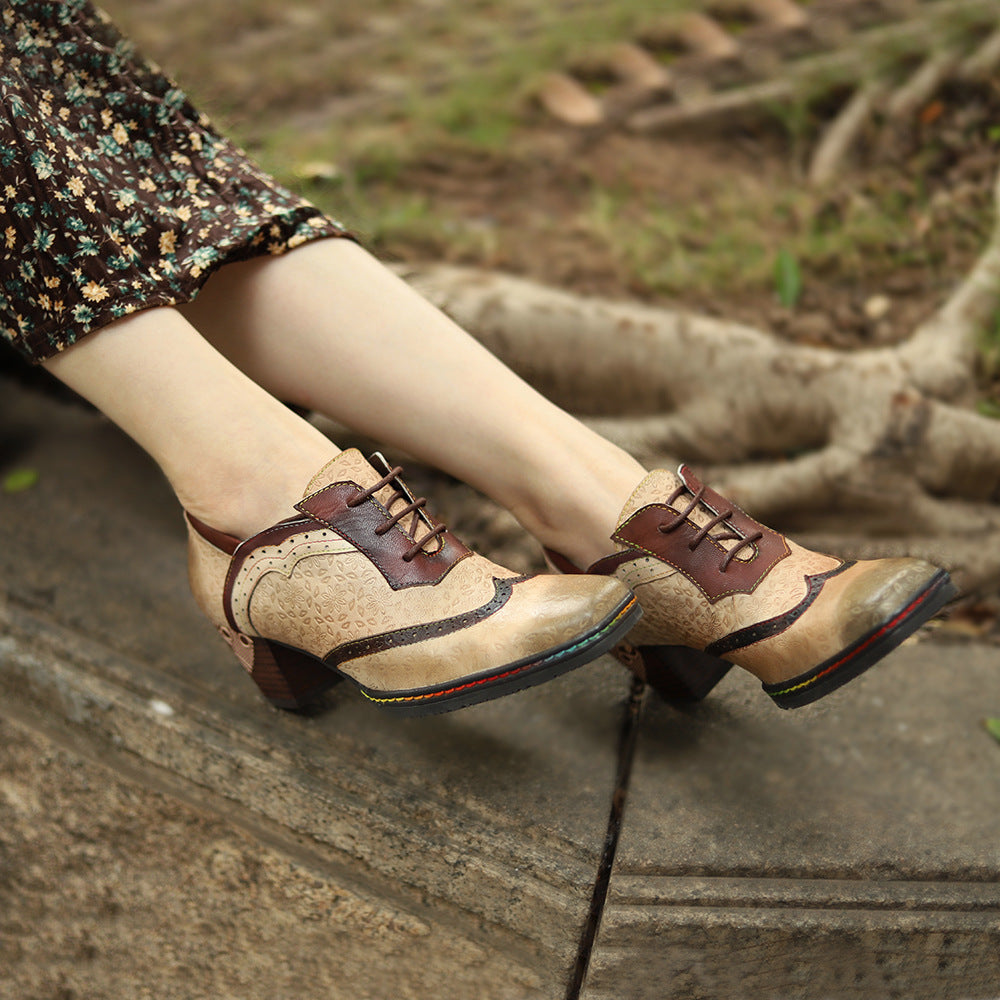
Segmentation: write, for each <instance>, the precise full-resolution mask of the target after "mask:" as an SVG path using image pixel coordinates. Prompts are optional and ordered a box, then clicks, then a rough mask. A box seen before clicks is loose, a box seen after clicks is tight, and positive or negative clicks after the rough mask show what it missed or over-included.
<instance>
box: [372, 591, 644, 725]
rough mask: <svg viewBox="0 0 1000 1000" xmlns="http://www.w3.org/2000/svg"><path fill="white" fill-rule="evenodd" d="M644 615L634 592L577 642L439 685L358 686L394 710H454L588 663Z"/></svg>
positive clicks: (417, 712) (406, 712) (427, 712)
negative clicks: (403, 687)
mask: <svg viewBox="0 0 1000 1000" xmlns="http://www.w3.org/2000/svg"><path fill="white" fill-rule="evenodd" d="M641 617H642V608H641V607H639V603H638V601H637V600H636V599H635V598H634V597H629V598H628V599H627V600H625V601H624V602H623V603H622V604H621V605H620V606H619V607H618V608H617V609H616V610H615V611H614V612H612V613H611V614H610V615H609V616H608V617H607V618H605V619H604V621H603V622H601V623H600V624H599V625H597V626H595V627H594V628H593V629H591V631H590V632H587V633H584V634H583V635H581V636H578V637H577V638H576V639H574V640H573V641H572V642H569V643H566V644H564V645H562V646H556V647H553V648H552V649H549V650H547V651H546V652H544V653H542V654H541V655H540V656H536V657H532V658H530V659H525V660H518V661H516V662H513V663H509V664H506V665H505V666H504V667H502V668H500V669H499V670H494V671H490V672H489V673H485V674H478V675H477V674H472V675H470V676H468V677H462V678H458V679H456V680H455V681H453V682H452V683H450V684H448V685H442V686H439V687H435V688H417V689H414V690H410V691H389V692H387V691H374V690H372V689H370V688H365V687H361V685H358V687H359V688H360V689H361V693H362V694H363V695H364V696H365V697H366V698H367V699H368V700H369V701H372V702H375V704H377V705H378V706H379V707H380V708H383V709H385V710H386V711H387V712H391V713H393V714H394V715H406V716H411V717H413V716H421V715H437V714H439V713H441V712H451V711H453V710H454V709H457V708H465V707H466V706H468V705H477V704H479V703H480V702H484V701H490V700H491V699H493V698H499V697H501V696H502V695H507V694H513V693H514V692H515V691H521V690H524V689H525V688H529V687H533V686H534V685H536V684H541V683H543V682H544V681H547V680H551V679H552V678H553V677H558V676H559V675H560V674H564V673H566V672H567V671H570V670H573V669H574V668H575V667H580V666H583V664H585V663H589V662H590V661H591V660H593V659H595V658H596V657H598V656H600V655H601V654H602V653H606V652H608V650H610V649H611V648H612V647H613V646H614V645H615V644H616V643H617V642H618V641H619V640H620V639H621V638H622V637H623V636H625V635H626V634H627V633H628V632H629V631H631V629H632V628H633V626H634V625H635V623H636V622H637V621H638V620H639V619H640V618H641Z"/></svg>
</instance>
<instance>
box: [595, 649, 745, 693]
mask: <svg viewBox="0 0 1000 1000" xmlns="http://www.w3.org/2000/svg"><path fill="white" fill-rule="evenodd" d="M613 652H614V655H615V657H616V658H617V659H618V660H619V661H620V662H621V663H623V664H624V665H625V666H626V667H628V668H629V670H631V671H632V672H633V673H635V674H637V675H638V676H639V677H641V678H642V679H643V680H644V681H645V682H646V683H647V684H648V685H649V686H650V687H651V688H653V690H654V691H656V692H657V694H659V695H660V697H661V698H663V700H664V701H669V702H674V703H677V704H684V703H690V702H695V701H701V700H702V699H703V698H705V697H706V696H707V695H708V694H709V692H710V691H711V690H712V688H714V687H715V685H716V684H718V683H719V681H721V680H722V678H723V677H725V676H726V674H727V673H728V672H729V668H730V667H731V666H732V664H731V663H729V662H727V661H726V660H720V659H719V657H717V656H712V655H711V654H710V653H703V652H701V650H698V649H690V648H688V647H687V646H632V645H630V644H629V643H621V644H620V645H619V646H618V647H617V648H616V649H615V650H614V651H613Z"/></svg>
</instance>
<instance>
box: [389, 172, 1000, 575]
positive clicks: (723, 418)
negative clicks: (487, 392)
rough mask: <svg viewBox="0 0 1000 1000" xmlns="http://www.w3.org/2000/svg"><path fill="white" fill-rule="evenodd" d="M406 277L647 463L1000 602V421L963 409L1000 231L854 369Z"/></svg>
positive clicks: (994, 275) (545, 298)
mask: <svg viewBox="0 0 1000 1000" xmlns="http://www.w3.org/2000/svg"><path fill="white" fill-rule="evenodd" d="M995 194H1000V191H995ZM401 271H402V273H403V274H404V276H405V277H406V278H407V280H409V281H410V282H411V283H412V284H413V285H414V286H415V287H416V288H417V289H418V290H419V291H420V292H421V293H423V294H424V295H425V296H426V297H427V298H429V299H430V300H431V301H433V302H434V303H436V304H437V305H438V306H439V307H441V308H442V309H444V311H445V312H447V313H449V314H450V315H451V316H452V317H453V318H454V319H455V320H456V321H457V322H459V323H460V324H461V325H462V326H464V327H465V328H466V329H467V330H469V331H470V332H471V333H472V334H473V335H474V336H475V337H477V338H478V339H479V340H480V341H481V342H482V343H483V344H485V345H486V346H487V347H488V348H489V349H490V350H492V351H493V352H494V353H495V354H497V355H498V356H499V357H500V358H501V359H502V360H503V361H505V362H506V363H507V364H508V365H509V366H510V367H511V368H513V369H514V370H515V371H516V372H518V373H519V374H521V375H522V376H523V377H524V378H525V379H527V380H528V381H529V382H530V383H532V384H533V385H534V386H535V387H536V388H538V389H539V390H540V391H541V392H543V393H544V394H546V395H548V396H549V397H550V398H552V399H553V400H555V401H556V402H557V403H559V405H561V406H562V407H564V408H565V409H568V410H569V411H570V412H573V413H575V414H577V415H578V416H580V417H581V418H582V419H584V420H586V421H587V422H588V423H590V424H591V425H592V426H593V427H595V428H596V429H597V430H599V431H600V432H601V433H602V434H604V435H605V436H606V437H608V438H610V439H611V440H613V441H616V442H617V443H619V444H621V445H622V446H623V447H625V448H626V449H627V450H629V451H630V452H632V453H633V454H635V455H636V456H637V457H638V458H639V459H640V460H642V461H643V462H645V463H646V464H647V465H661V464H665V463H676V461H677V459H678V458H681V457H682V458H683V459H684V460H685V461H690V462H692V463H694V464H696V465H697V467H698V469H699V471H700V472H702V473H703V474H705V475H706V476H708V477H709V478H710V480H711V481H712V482H713V483H715V484H716V485H717V486H718V488H719V489H720V490H722V491H723V492H726V493H728V494H729V495H731V496H732V497H733V498H734V499H735V500H736V501H737V502H739V503H741V504H742V505H744V506H745V507H747V508H748V509H749V510H750V511H751V512H752V513H753V514H755V515H756V516H758V517H760V518H761V519H763V520H766V521H769V522H770V523H772V524H774V525H775V526H776V527H779V528H781V529H783V530H793V531H795V532H797V533H798V534H799V536H800V537H803V538H804V540H806V541H807V542H809V541H818V542H819V543H821V544H822V547H824V548H826V549H827V550H829V551H836V552H840V553H843V554H845V555H852V556H872V555H877V554H883V555H889V554H898V553H901V552H911V553H914V554H924V555H926V556H927V557H929V558H932V559H933V560H934V561H935V562H937V563H939V564H941V565H943V566H945V567H946V568H948V569H949V570H951V571H953V572H954V574H955V576H956V579H957V582H958V583H959V585H960V586H961V587H962V588H963V589H965V590H967V591H971V590H980V591H985V590H996V589H998V588H1000V423H998V422H997V421H996V420H992V419H990V418H987V417H984V416H980V415H979V414H977V413H975V412H974V411H973V410H972V409H971V403H972V401H973V399H974V394H975V388H976V369H975V365H976V357H977V350H976V339H977V336H978V334H979V332H980V330H981V329H982V327H983V324H984V323H986V322H987V321H988V320H989V319H990V317H991V316H992V315H994V313H995V310H996V308H997V303H998V292H1000V229H997V230H995V231H994V234H993V237H992V239H991V240H990V242H989V244H988V246H987V247H986V249H985V251H984V252H983V254H982V255H981V257H980V258H979V260H978V262H977V263H976V265H975V266H974V267H973V269H972V271H971V272H970V273H969V275H968V276H967V277H966V278H965V280H964V281H963V282H962V283H961V284H960V285H959V287H958V288H957V289H956V290H955V292H954V293H953V294H952V295H951V297H950V298H949V299H948V300H947V301H946V302H945V303H944V304H943V305H942V306H941V308H940V309H939V310H938V311H937V313H936V314H935V315H934V316H932V317H931V318H930V320H928V321H927V322H926V323H924V324H923V325H922V326H921V327H920V328H918V329H917V330H915V331H914V333H913V334H912V335H911V337H910V338H909V339H908V340H907V341H904V342H903V343H901V344H899V345H896V346H895V347H892V348H881V349H877V350H863V351H857V352H854V353H841V352H837V351H834V350H830V349H823V348H816V347H808V346H799V345H794V344H787V343H783V342H780V341H778V340H776V339H775V338H773V337H772V336H770V335H769V334H767V333H764V332H762V331H760V330H756V329H753V328H750V327H747V326H743V325H740V324H736V323H731V322H726V321H723V320H718V319H713V318H707V317H699V316H692V315H688V314H685V313H680V312H674V311H672V310H666V309H658V308H651V307H648V306H644V305H639V304H633V303H627V302H613V301H607V300H601V299H588V298H583V297H580V296H578V295H573V294H569V293H567V292H561V291H556V290H553V289H550V288H544V287H542V286H540V285H537V284H535V283H533V282H530V281H525V280H522V279H518V278H513V277H507V276H503V275H499V274H494V273H486V272H480V271H471V270H464V269H459V268H452V267H443V266H428V267H418V266H409V267H405V268H402V269H401Z"/></svg>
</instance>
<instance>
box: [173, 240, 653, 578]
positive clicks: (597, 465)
mask: <svg viewBox="0 0 1000 1000" xmlns="http://www.w3.org/2000/svg"><path fill="white" fill-rule="evenodd" d="M183 311H184V313H185V315H186V316H187V317H188V318H189V319H190V320H191V322H192V323H193V324H194V325H195V326H197V327H198V329H199V330H200V331H201V332H202V333H203V334H204V335H205V336H206V337H208V338H209V339H210V340H211V341H212V342H213V343H214V344H215V345H216V346H217V347H218V348H219V350H220V351H222V353H224V354H225V355H226V356H227V357H228V358H230V360H232V361H233V363H234V364H236V365H237V366H238V367H239V368H241V369H242V370H243V371H245V372H246V373H247V374H248V375H249V376H250V377H251V378H252V379H253V380H254V381H255V382H258V383H259V384H260V385H263V386H265V387H266V388H267V389H268V391H270V392H271V393H273V394H274V395H276V396H278V397H280V398H282V399H287V400H290V401H293V402H296V403H300V404H302V405H304V406H308V407H310V408H311V409H315V410H318V411H319V412H322V413H326V414H327V415H329V416H331V417H333V418H335V419H337V420H339V421H340V422H342V423H344V424H346V425H347V426H349V427H352V428H354V429H356V430H358V431H361V432H363V433H366V434H369V435H371V436H372V437H375V438H378V439H379V440H383V441H386V442H387V443H389V444H391V445H392V446H394V447H398V448H401V449H404V450H405V451H407V452H409V453H410V454H413V455H415V456H417V457H418V458H420V459H421V460H423V461H426V462H429V463H432V464H434V465H436V466H438V467H439V468H442V469H444V470H446V471H447V472H450V473H451V474H453V475H455V476H457V477H458V478H460V479H462V480H464V481H465V482H467V483H470V484H471V485H472V486H474V487H476V488H477V489H480V490H482V491H483V492H484V493H486V494H488V495H489V496H491V497H493V498H494V499H495V500H497V501H498V502H499V503H500V504H502V505H503V506H504V507H506V508H507V509H508V510H510V511H512V512H513V513H514V515H515V516H516V517H517V518H518V520H520V522H521V524H523V525H524V527H525V528H527V530H528V531H530V532H531V533H532V534H534V535H535V536H536V537H537V538H538V539H539V540H540V541H541V542H543V543H544V544H546V545H549V546H551V547H552V548H554V549H556V550H558V551H561V552H563V553H564V554H566V555H567V556H569V557H570V558H571V559H574V560H576V561H578V562H579V563H581V564H583V565H589V564H590V563H591V562H593V561H594V560H595V559H598V558H599V557H601V556H603V555H605V554H607V551H608V547H609V546H608V538H609V535H610V533H611V531H612V530H613V529H614V525H615V522H616V519H617V517H618V514H619V512H620V511H621V508H622V506H623V505H624V503H625V500H626V499H627V498H628V496H629V494H630V493H631V491H632V490H633V489H634V488H635V486H636V484H637V483H638V482H639V480H640V479H641V478H642V476H643V475H644V470H643V469H642V467H641V466H640V465H639V464H638V463H637V462H636V461H635V460H634V459H632V458H631V457H630V456H629V455H627V454H626V453H625V452H622V451H621V450H620V449H618V448H617V447H615V446H613V445H611V444H610V443H609V442H607V441H605V440H604V439H603V438H601V437H599V436H598V435H597V434H595V433H593V432H592V431H590V430H589V429H588V428H586V427H584V426H583V425H582V424H580V423H579V422H578V421H577V420H575V419H573V418H572V417H570V416H569V415H568V414H566V413H564V412H563V411H562V410H560V409H559V408H558V407H556V406H555V405H553V404H552V403H551V402H549V401H548V400H546V399H545V398H544V397H543V396H541V395H540V394H539V393H537V392H536V391H535V390H534V389H532V388H531V387H530V386H528V385H527V384H526V383H525V382H523V381H522V380H521V379H520V378H519V377H518V376H516V375H515V374H514V373H513V372H511V371H510V369H508V368H507V367H506V366H505V365H503V364H502V363H501V362H500V361H498V360H497V359H496V358H495V357H494V356H493V355H491V354H490V353H489V352H488V351H486V350H485V349H484V348H483V347H482V346H481V345H479V344H478V343H477V342H476V341H474V340H473V339H472V338H471V337H470V336H469V335H468V334H467V333H465V331H463V330H462V329H461V328H460V327H458V326H457V325H456V324H455V323H453V322H452V321H451V320H450V319H448V318H447V317H446V316H445V315H444V314H443V313H441V312H440V311H439V310H437V309H436V308H435V307H434V306H432V305H430V303H428V302H427V301H425V300H424V299H423V298H421V297H420V296H419V295H418V294H417V293H416V292H414V291H413V290H412V289H411V288H410V287H409V286H408V285H406V284H405V282H403V281H401V280H400V279H398V278H397V277H396V276H395V275H393V274H392V273H391V272H390V271H388V270H386V269H385V268H384V267H383V266H382V265H381V264H379V263H378V262H377V261H376V260H375V259H374V258H372V257H371V256H370V255H369V254H367V253H366V252H365V251H364V250H362V249H361V248H360V247H358V246H357V245H356V244H354V243H351V242H350V241H346V240H322V241H319V242H316V243H312V244H308V245H307V246H304V247H301V248H299V249H297V250H295V251H294V252H293V253H291V254H288V255H287V256H285V257H281V258H276V259H267V258H261V259H257V260H253V261H249V262H246V263H242V264H236V265H232V266H229V267H226V268H224V269H223V270H222V271H220V272H219V273H218V274H216V275H215V276H213V277H212V278H211V279H210V281H209V283H208V285H207V286H206V288H205V289H204V291H203V292H202V294H201V296H200V297H199V298H198V299H197V300H196V301H195V302H194V303H192V304H191V305H189V306H186V307H184V310H183Z"/></svg>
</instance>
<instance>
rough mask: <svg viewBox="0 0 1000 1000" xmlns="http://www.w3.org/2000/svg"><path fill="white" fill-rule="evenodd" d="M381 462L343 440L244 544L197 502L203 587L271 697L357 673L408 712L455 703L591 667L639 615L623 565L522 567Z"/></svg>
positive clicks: (193, 568) (289, 702) (196, 561)
mask: <svg viewBox="0 0 1000 1000" xmlns="http://www.w3.org/2000/svg"><path fill="white" fill-rule="evenodd" d="M373 461H375V462H378V463H379V465H380V468H379V470H378V471H376V469H375V468H373V467H372V465H370V464H369V463H368V462H366V461H365V459H364V458H363V457H362V456H361V454H360V453H359V452H357V451H354V450H352V451H346V452H342V453H341V454H340V455H338V456H337V458H336V459H334V460H333V461H332V462H330V463H329V464H328V465H326V466H325V467H324V468H323V469H322V470H321V471H320V472H319V473H318V474H317V475H316V476H315V477H314V479H313V480H312V482H311V483H310V484H309V486H308V488H307V490H306V494H305V496H304V497H303V499H302V500H301V501H300V502H299V503H297V504H296V505H295V514H294V515H293V516H291V517H289V518H288V519H287V520H284V521H281V522H279V523H278V524H276V525H274V526H273V527H271V528H268V529H267V530H266V531H262V532H260V533H259V534H257V535H254V536H253V537H252V538H248V539H246V540H245V541H242V542H241V541H239V540H238V539H235V538H231V537H229V536H227V535H223V534H222V533H220V532H218V531H214V530H213V529H212V528H209V527H207V526H206V525H204V524H202V523H201V522H199V521H198V520H197V519H196V518H193V517H191V516H190V515H188V529H189V530H188V536H189V556H190V561H189V567H190V579H191V589H192V591H193V592H194V596H195V599H196V600H197V602H198V604H199V605H200V606H201V608H202V610H203V611H204V612H205V614H206V615H208V617H209V618H210V619H211V620H212V622H213V623H214V624H215V625H216V626H217V628H218V629H219V631H220V632H221V633H222V635H223V637H224V638H225V639H226V641H227V642H228V643H229V644H230V646H231V647H232V649H233V651H234V652H235V654H236V656H237V658H238V659H239V660H240V662H241V663H242V664H243V666H244V667H245V668H246V670H247V672H248V673H249V674H250V676H251V677H252V678H253V679H254V681H256V683H257V685H258V687H259V688H260V690H261V692H262V693H263V694H264V696H265V697H266V698H268V699H269V700H270V701H271V702H272V703H273V704H275V705H277V706H279V707H281V708H299V707H301V706H302V705H303V704H305V703H306V702H308V701H309V700H310V699H311V698H313V697H314V696H315V695H317V694H319V693H320V692H322V691H324V690H325V689H326V688H328V687H330V686H331V685H332V684H334V683H335V682H336V681H338V680H339V679H341V678H342V677H348V678H350V679H351V680H352V681H354V682H355V683H356V684H357V686H358V687H359V688H360V689H361V692H362V694H364V695H365V697H366V698H369V699H370V700H372V701H374V702H376V703H377V704H379V705H381V706H383V707H384V708H387V709H390V710H392V711H394V712H396V713H399V714H406V715H425V714H431V713H435V712H444V711H448V710H450V709H454V708H460V707H462V706H464V705H471V704H475V703H477V702H480V701H486V700H488V699H490V698H495V697H498V696H499V695H503V694H509V693H511V692H514V691H518V690H520V689H521V688H525V687H529V686H531V685H534V684H538V683H540V682H542V681H545V680H548V679H549V678H551V677H555V676H557V675H558V674H561V673H563V672H565V671H567V670H571V669H572V668H574V667H577V666H580V665H581V664H583V663H586V662H587V661H589V660H591V659H593V658H594V657H596V656H598V655H600V654H601V653H603V652H606V651H607V650H609V649H610V648H611V647H612V646H614V645H615V643H617V642H618V641H620V640H621V639H622V638H623V637H624V636H625V635H626V634H627V632H628V631H629V630H630V629H631V628H632V626H633V625H634V624H635V623H636V621H637V620H638V619H639V617H640V616H641V614H642V611H641V609H640V608H639V606H638V603H637V602H636V600H635V598H634V597H633V595H632V594H631V592H630V591H629V589H628V588H627V587H626V586H625V585H624V584H622V583H619V582H618V581H617V580H614V579H611V578H610V577H582V576H581V577H575V578H567V577H556V576H529V577H525V576H518V575H517V574H516V573H513V572H511V571H510V570H507V569H504V568H503V567H502V566H498V565H496V564H495V563H492V562H490V561H489V560H487V559H484V558H483V557H482V556H479V555H476V554H475V553H473V552H471V551H470V550H469V549H467V548H466V547H465V546H464V545H463V544H462V543H461V542H460V541H458V539H457V538H455V536H454V535H452V533H451V532H450V531H448V530H447V529H446V528H445V527H444V525H442V524H439V523H438V522H437V521H435V520H433V519H432V518H431V517H429V516H428V515H427V514H425V513H424V511H423V510H422V508H423V506H424V503H425V501H424V500H423V499H420V500H415V499H414V498H413V496H412V495H411V494H410V493H409V491H408V490H407V489H406V487H405V486H404V485H403V483H402V481H401V480H400V479H399V473H400V472H401V470H400V469H399V468H395V469H390V468H389V466H388V464H387V463H385V460H384V459H383V458H382V457H381V456H375V457H373Z"/></svg>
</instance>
